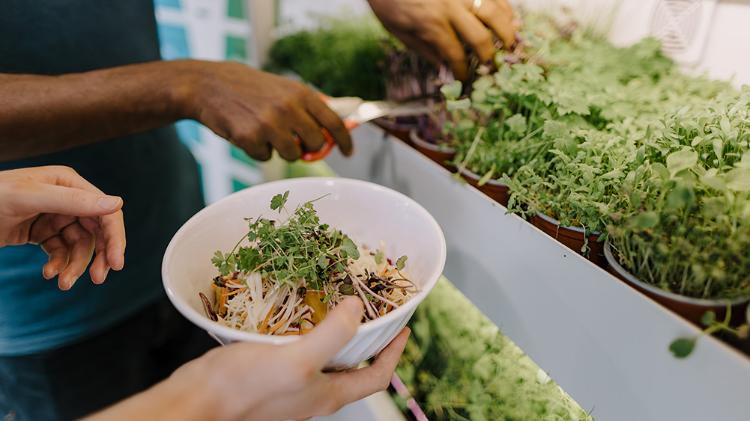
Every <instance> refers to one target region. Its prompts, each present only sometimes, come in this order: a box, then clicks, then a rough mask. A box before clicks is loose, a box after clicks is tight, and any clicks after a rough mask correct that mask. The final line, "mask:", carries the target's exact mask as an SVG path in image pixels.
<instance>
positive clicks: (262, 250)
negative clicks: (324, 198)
mask: <svg viewBox="0 0 750 421" xmlns="http://www.w3.org/2000/svg"><path fill="white" fill-rule="evenodd" d="M288 198H289V192H288V191H286V192H284V193H281V194H277V195H275V196H274V197H273V198H272V199H271V205H270V208H271V209H272V210H275V211H278V212H279V213H281V212H282V211H283V210H284V209H285V207H284V206H285V205H286V201H287V199H288ZM319 199H320V198H319ZM319 199H316V200H319ZM314 202H315V200H312V201H309V202H305V203H303V204H301V205H299V206H297V208H296V209H294V211H293V213H292V215H291V216H290V217H289V219H288V220H287V221H286V223H284V224H277V223H276V221H275V220H272V219H267V218H255V219H248V220H247V221H248V232H247V234H245V235H244V236H243V237H242V238H241V239H240V241H239V242H238V243H237V245H236V246H235V247H234V248H233V249H232V250H231V251H229V252H228V253H222V252H221V251H217V252H216V254H215V255H214V258H213V259H212V262H213V264H214V266H216V268H217V269H218V270H219V273H220V274H221V275H223V276H224V275H228V274H230V273H231V272H235V271H236V272H244V273H251V272H259V273H260V274H261V276H262V277H263V278H268V279H273V280H274V282H276V283H277V284H289V285H293V286H296V285H297V284H299V283H300V282H301V281H303V280H304V281H305V283H306V285H308V286H309V287H311V288H314V289H318V290H319V289H322V288H323V283H325V282H328V281H330V280H331V279H334V278H335V277H336V275H337V274H341V273H343V272H344V270H345V268H346V264H347V260H348V259H354V260H356V259H358V258H359V251H358V249H357V245H356V244H354V242H353V241H352V239H351V238H349V237H348V236H347V235H345V234H344V233H342V232H341V231H339V230H336V229H332V228H331V227H330V226H329V225H328V224H323V223H321V222H320V218H319V217H318V215H317V213H316V211H315V208H314V207H313V203H314ZM245 241H247V242H248V243H249V244H248V245H247V246H240V244H242V243H243V242H245Z"/></svg>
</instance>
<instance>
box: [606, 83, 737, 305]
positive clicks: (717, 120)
mask: <svg viewBox="0 0 750 421" xmlns="http://www.w3.org/2000/svg"><path fill="white" fill-rule="evenodd" d="M643 144H644V146H643V149H644V155H645V156H646V158H645V159H644V162H643V163H642V164H641V165H640V166H639V167H638V168H637V169H635V170H633V171H631V172H630V173H629V174H628V176H627V177H626V178H625V180H624V182H623V183H622V187H621V189H620V194H619V198H618V203H619V207H618V209H617V210H616V212H614V213H613V222H612V223H611V225H610V227H609V236H610V242H611V245H612V247H613V249H614V251H615V256H616V258H617V259H618V260H619V262H620V263H621V264H622V265H623V267H625V268H626V269H627V270H628V271H630V272H631V273H632V274H633V275H635V276H636V277H638V278H639V279H641V280H642V281H644V282H648V283H650V284H653V285H656V286H658V287H659V288H662V289H665V290H668V291H672V292H675V293H678V294H681V295H685V296H689V297H695V298H703V299H736V298H743V297H750V279H748V277H747V275H746V274H747V273H748V271H750V256H749V255H748V254H747V250H748V247H750V147H749V144H750V88H744V89H743V90H742V91H741V92H740V93H736V94H726V95H723V96H721V97H719V98H717V99H716V100H715V101H713V102H712V104H711V107H710V108H702V107H685V108H682V109H680V110H678V111H677V112H675V113H673V114H671V115H669V116H667V117H665V118H664V119H663V121H662V122H661V124H659V125H656V126H654V128H653V130H652V131H651V133H650V135H649V136H648V137H647V138H645V139H644V140H643Z"/></svg>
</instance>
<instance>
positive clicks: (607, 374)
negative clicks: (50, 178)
mask: <svg viewBox="0 0 750 421" xmlns="http://www.w3.org/2000/svg"><path fill="white" fill-rule="evenodd" d="M354 143H355V154H354V156H353V157H352V158H348V159H347V158H343V157H342V156H341V155H340V154H338V152H335V153H334V154H332V155H331V157H330V158H328V160H327V162H328V163H329V164H330V165H331V167H332V168H333V169H334V171H336V172H337V173H338V174H339V175H341V176H344V177H350V178H358V179H364V180H370V181H374V182H376V183H379V184H382V185H385V186H388V187H391V188H393V189H395V190H398V191H400V192H402V193H405V194H407V195H409V196H411V197H412V198H414V199H415V200H417V201H418V202H419V203H420V204H422V205H423V206H424V207H425V208H426V209H427V210H428V211H429V212H430V213H432V215H433V216H434V217H435V218H436V219H437V221H438V222H439V223H440V225H441V226H442V228H443V231H444V232H445V236H446V241H447V245H448V260H447V263H446V268H445V275H446V276H447V277H448V278H449V279H451V281H452V282H453V283H454V284H455V285H456V286H457V287H458V288H460V289H461V291H462V292H463V293H464V294H465V295H466V296H467V297H469V299H471V300H472V302H473V303H474V304H475V305H476V306H477V307H478V308H479V309H480V310H481V311H482V312H484V314H485V315H487V316H488V317H489V318H490V319H491V320H492V321H494V322H495V323H496V324H497V326H498V327H499V328H500V329H501V330H502V331H503V333H505V334H506V335H508V336H509V337H510V338H511V339H513V341H515V342H516V344H518V345H519V346H520V347H521V348H522V349H523V350H524V351H525V352H526V353H528V354H529V356H530V357H531V358H532V359H534V361H535V362H536V363H537V364H539V366H540V367H542V368H543V369H544V370H546V371H547V372H548V373H549V374H550V376H551V377H552V378H553V379H555V380H556V381H557V382H558V383H559V384H560V386H562V388H563V389H564V390H565V391H566V392H568V393H569V394H570V395H571V396H572V397H573V398H574V399H576V401H577V402H578V403H579V404H580V405H581V406H582V407H583V408H585V409H587V410H590V411H592V414H593V415H594V417H595V418H597V419H598V420H627V421H632V420H639V421H646V420H655V421H664V420H682V421H685V420H748V419H750V359H748V358H747V357H746V356H744V355H742V354H740V353H738V352H737V351H735V350H734V349H731V348H729V347H728V346H726V345H725V344H723V343H721V342H719V341H717V340H715V339H713V338H702V339H701V340H700V341H699V342H698V345H697V348H696V350H695V352H694V353H693V355H691V356H690V357H689V358H687V359H684V360H678V359H675V358H674V357H672V355H671V354H670V353H669V351H668V349H667V347H668V345H669V342H671V340H673V339H674V338H676V337H678V336H684V335H695V334H697V332H698V331H697V329H696V328H695V327H693V326H692V325H690V324H689V323H687V322H685V321H684V320H682V319H681V318H679V317H678V316H676V315H674V314H673V313H671V312H669V311H667V310H666V309H664V308H662V307H661V306H659V305H658V304H656V303H655V302H653V301H651V300H649V299H648V298H646V297H645V296H643V295H641V294H640V293H638V292H637V291H635V290H633V289H632V288H630V287H628V286H627V285H625V284H624V283H622V282H620V281H619V280H617V279H616V278H614V277H613V276H611V275H610V274H609V273H607V272H605V271H603V270H601V269H600V268H598V267H596V266H594V265H593V264H591V263H590V262H588V261H587V260H585V259H583V258H582V257H580V256H578V255H577V254H575V253H572V252H571V251H570V250H568V249H567V248H565V247H564V246H562V245H560V244H558V243H557V242H556V241H554V240H553V239H551V238H550V237H548V236H546V235H545V234H543V233H542V232H541V231H539V230H537V229H536V228H535V227H533V226H532V225H531V224H529V223H527V222H525V221H524V220H522V219H521V218H518V217H517V216H515V215H510V214H507V213H506V209H505V208H504V207H502V206H500V205H498V204H496V203H494V202H492V201H491V200H489V199H488V198H486V197H485V196H484V195H483V194H482V193H480V192H479V191H478V190H476V189H474V188H472V187H471V186H469V185H467V184H465V183H461V182H459V181H456V180H454V179H453V178H451V177H450V174H449V173H448V172H447V171H446V170H444V169H443V168H441V167H440V166H438V165H436V164H435V163H433V162H432V161H430V160H428V159H427V158H426V157H424V156H422V155H421V154H419V153H418V152H417V151H415V150H414V149H412V148H411V147H409V146H408V145H406V144H404V143H403V142H401V141H399V140H397V139H395V138H392V137H385V136H384V135H383V132H382V131H381V130H380V129H378V128H377V127H375V126H363V127H361V128H359V129H357V130H356V131H355V132H354ZM456 316H457V317H460V315H456Z"/></svg>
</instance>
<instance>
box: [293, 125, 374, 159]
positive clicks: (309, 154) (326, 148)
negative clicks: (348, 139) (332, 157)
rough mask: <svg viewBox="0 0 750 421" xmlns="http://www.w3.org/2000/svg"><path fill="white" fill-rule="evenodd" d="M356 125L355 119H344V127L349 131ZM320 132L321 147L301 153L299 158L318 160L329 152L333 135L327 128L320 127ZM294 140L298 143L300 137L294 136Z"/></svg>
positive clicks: (333, 144)
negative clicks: (321, 137)
mask: <svg viewBox="0 0 750 421" xmlns="http://www.w3.org/2000/svg"><path fill="white" fill-rule="evenodd" d="M357 126H359V124H357V122H355V121H351V120H344V127H346V129H347V130H349V131H352V130H354V129H355V128H357ZM320 132H321V133H323V139H325V143H324V144H323V147H322V148H320V149H319V150H317V151H314V152H305V153H303V154H302V157H301V158H300V159H302V160H303V161H307V162H313V161H320V160H321V159H323V158H325V157H327V156H328V154H330V153H331V151H332V150H333V148H334V147H335V146H336V141H335V140H334V139H333V136H331V133H330V132H329V131H328V130H327V129H320ZM295 141H296V142H297V144H298V145H299V144H301V141H300V138H299V137H298V136H295Z"/></svg>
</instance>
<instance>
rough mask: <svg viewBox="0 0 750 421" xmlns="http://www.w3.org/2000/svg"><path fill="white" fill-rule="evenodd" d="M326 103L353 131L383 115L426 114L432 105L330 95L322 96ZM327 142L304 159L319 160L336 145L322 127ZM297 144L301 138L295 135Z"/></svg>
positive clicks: (306, 154) (348, 128)
mask: <svg viewBox="0 0 750 421" xmlns="http://www.w3.org/2000/svg"><path fill="white" fill-rule="evenodd" d="M322 98H323V100H324V101H325V103H326V104H327V105H328V106H329V107H330V108H331V109H332V110H333V111H334V112H335V113H336V114H338V116H339V117H341V119H342V120H343V121H344V127H346V129H347V130H349V131H352V130H354V129H355V128H357V127H358V126H360V125H361V124H364V123H366V122H368V121H372V120H375V119H377V118H381V117H402V116H410V115H418V114H425V113H428V112H430V111H431V110H432V107H430V105H429V104H428V103H427V101H425V100H424V99H419V100H414V101H408V102H401V103H399V102H392V101H365V100H363V99H362V98H358V97H328V96H322ZM321 132H322V133H323V138H324V139H325V144H324V145H323V147H322V148H320V150H318V151H315V152H305V153H304V154H302V158H301V159H302V160H303V161H307V162H313V161H319V160H321V159H323V158H325V157H326V156H328V154H330V153H331V151H332V150H333V148H334V147H335V146H336V141H335V140H334V139H333V136H331V133H329V132H328V130H326V129H321ZM295 140H296V142H297V144H300V143H301V141H300V138H299V137H298V136H295Z"/></svg>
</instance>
